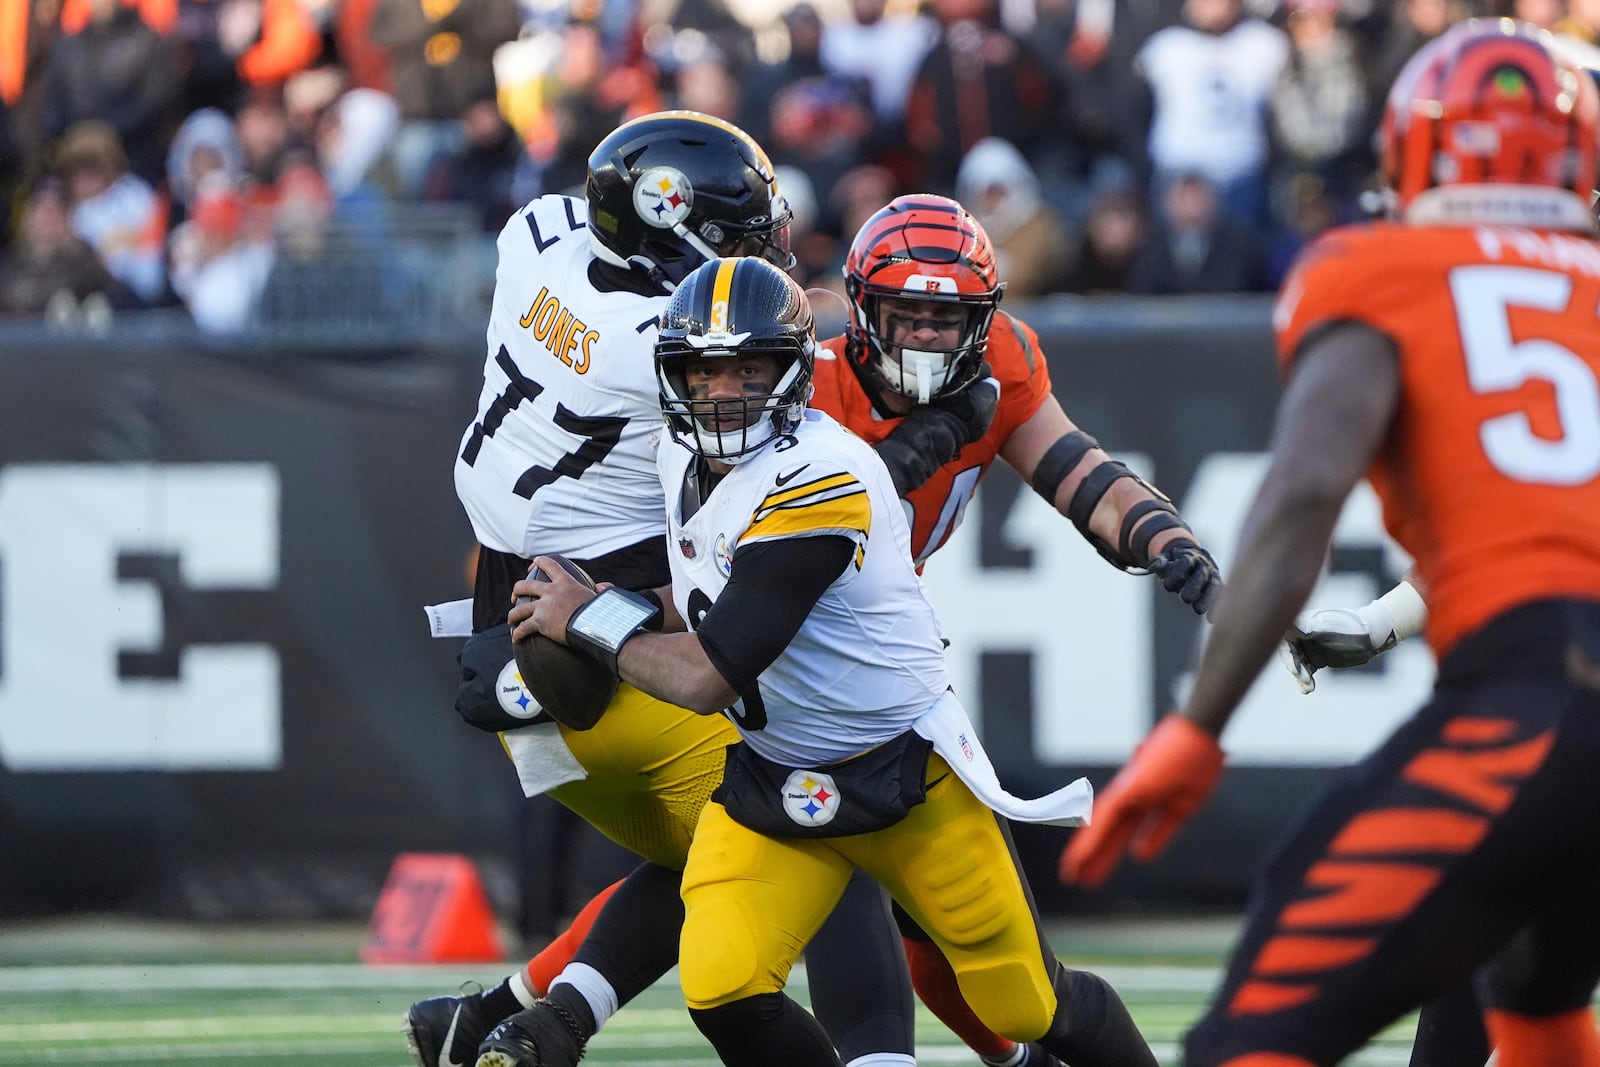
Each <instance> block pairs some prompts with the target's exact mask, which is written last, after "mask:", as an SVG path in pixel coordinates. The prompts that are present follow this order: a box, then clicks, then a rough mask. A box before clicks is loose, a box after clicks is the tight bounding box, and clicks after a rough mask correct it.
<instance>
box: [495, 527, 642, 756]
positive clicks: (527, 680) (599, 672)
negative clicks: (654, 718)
mask: <svg viewBox="0 0 1600 1067" xmlns="http://www.w3.org/2000/svg"><path fill="white" fill-rule="evenodd" d="M550 558H551V559H553V560H555V561H556V563H557V564H558V565H560V567H561V569H562V570H564V571H566V572H567V573H568V574H570V575H572V577H574V578H576V579H577V580H578V581H580V582H582V583H583V584H584V585H586V586H588V587H589V588H590V589H593V588H594V579H592V578H590V577H589V575H588V574H587V573H586V572H585V571H584V569H583V568H582V567H580V566H578V565H577V564H576V563H574V562H572V561H571V560H570V559H567V558H566V557H564V556H552V557H550ZM528 577H529V578H530V579H531V580H533V581H536V582H548V581H549V580H550V578H549V577H548V576H547V575H546V574H545V573H544V572H543V571H542V570H540V569H539V568H538V567H534V568H533V569H532V570H530V571H529V572H528ZM511 650H512V654H513V655H515V656H516V659H517V670H518V672H519V673H521V675H522V684H523V685H525V686H527V687H528V692H530V693H532V694H533V699H535V700H537V701H538V702H539V706H540V707H541V708H543V709H544V710H545V712H546V713H547V714H549V716H550V717H551V718H552V719H554V720H555V721H556V722H558V723H560V724H561V725H562V726H565V727H566V728H567V729H569V730H587V729H589V728H591V727H592V726H594V724H595V723H597V722H599V721H600V716H601V715H603V714H605V710H606V708H608V707H609V706H610V705H611V700H612V698H613V697H615V696H616V695H617V685H618V684H619V683H618V681H617V676H616V675H614V674H612V673H611V672H610V671H608V670H606V669H605V668H604V667H602V666H601V665H600V664H598V663H596V662H595V661H594V660H592V659H590V658H589V657H588V656H585V655H584V654H583V653H582V652H579V651H577V650H575V649H571V648H568V647H567V646H566V645H563V644H560V643H558V642H556V641H552V640H550V639H549V638H548V637H546V636H544V635H543V634H534V635H533V636H532V637H530V638H528V639H527V640H525V641H514V642H512V646H511Z"/></svg>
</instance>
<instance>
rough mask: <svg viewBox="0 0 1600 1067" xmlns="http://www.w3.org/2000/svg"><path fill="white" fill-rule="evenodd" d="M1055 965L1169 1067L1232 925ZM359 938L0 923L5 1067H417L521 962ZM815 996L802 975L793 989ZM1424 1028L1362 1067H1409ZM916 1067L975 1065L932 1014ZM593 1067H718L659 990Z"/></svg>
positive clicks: (1097, 947) (1403, 1028)
mask: <svg viewBox="0 0 1600 1067" xmlns="http://www.w3.org/2000/svg"><path fill="white" fill-rule="evenodd" d="M1060 929H1061V931H1062V933H1061V934H1060V935H1059V936H1057V937H1056V938H1055V940H1056V942H1057V948H1058V950H1060V951H1062V952H1063V954H1064V956H1065V957H1066V958H1069V959H1071V960H1072V961H1073V962H1074V963H1075V964H1080V965H1084V966H1088V967H1090V968H1091V969H1093V970H1096V971H1098V972H1099V973H1101V974H1102V975H1104V976H1105V977H1106V978H1107V979H1108V980H1110V981H1111V982H1112V984H1114V985H1115V986H1116V987H1117V988H1118V990H1120V991H1121V993H1122V995H1123V996H1124V998H1126V1000H1127V1001H1128V1004H1129V1006H1130V1007H1131V1008H1132V1010H1133V1013H1134V1016H1135V1018H1137V1019H1138V1021H1139V1024H1140V1026H1141V1028H1142V1029H1143V1030H1144V1032H1145V1035H1146V1036H1147V1037H1148V1038H1149V1039H1150V1041H1151V1042H1152V1044H1154V1045H1155V1047H1156V1051H1157V1054H1158V1055H1159V1056H1160V1057H1161V1059H1162V1062H1163V1064H1176V1062H1177V1052H1176V1041H1177V1038H1178V1036H1179V1034H1181V1033H1182V1031H1183V1029H1184V1027H1185V1026H1186V1025H1187V1024H1188V1023H1189V1022H1190V1021H1191V1020H1192V1019H1193V1018H1194V1017H1195V1016H1196V1015H1197V1014H1198V1012H1199V1010H1200V1008H1201V1005H1202V1004H1203V1003H1204V1001H1205V998H1206V995H1207V993H1208V992H1209V990H1210V989H1211V987H1212V985H1213V984H1214V982H1215V981H1216V978H1217V966H1218V963H1219V961H1220V958H1221V952H1222V950H1223V949H1224V948H1225V946H1226V944H1227V940H1228V937H1229V934H1230V933H1231V924H1230V923H1226V922H1211V923H1180V922H1156V921H1152V922H1148V923H1125V922H1123V923H1095V924H1077V925H1074V926H1072V927H1070V928H1068V927H1065V926H1063V927H1061V928H1060ZM361 934H362V932H361V930H360V929H359V928H358V927H354V928H353V927H334V928H301V927H283V928H276V927H270V928H256V927H251V928H240V927H233V926H229V927H210V926H179V925H163V926H159V927H155V926H151V925H149V924H130V923H126V922H122V921H118V920H104V921H95V920H85V921H80V922H77V923H72V924H58V923H52V924H35V925H11V926H0V1065H13V1064H15V1065H22V1064H28V1065H30V1067H31V1065H36V1064H76V1065H93V1067H112V1065H122V1064H173V1065H184V1067H194V1065H205V1064H217V1065H223V1064H226V1065H228V1067H251V1065H256V1067H270V1065H284V1067H287V1065H291V1064H292V1065H293V1067H408V1065H409V1063H410V1060H409V1058H408V1057H407V1055H406V1051H405V1043H404V1040H403V1039H402V1038H401V1036H400V1019H401V1016H402V1015H403V1014H404V1012H405V1009H406V1007H407V1006H408V1005H409V1004H410V1003H411V1002H412V1001H413V1000H416V999H418V998H420V997H424V996H432V995H436V994H440V993H448V992H454V991H455V989H456V987H457V986H458V985H459V983H460V982H461V981H462V980H463V979H474V980H477V981H479V982H482V983H484V984H491V983H493V982H495V981H497V980H498V979H500V978H501V977H503V976H504V975H505V974H507V973H508V972H509V971H510V969H511V965H506V964H481V965H470V966H421V967H411V966H407V967H366V966H363V965H361V964H360V963H358V962H356V959H357V949H358V948H359V945H360V939H361ZM791 989H793V990H794V991H795V992H796V993H797V995H800V996H802V997H804V993H805V974H804V971H803V969H802V970H800V971H797V973H796V975H795V978H794V981H793V982H792V983H791ZM1412 1025H1413V1024H1412V1023H1411V1022H1410V1021H1409V1020H1408V1021H1407V1022H1405V1023H1402V1024H1399V1025H1397V1026H1395V1027H1394V1028H1392V1029H1391V1030H1390V1031H1389V1032H1388V1033H1387V1034H1385V1035H1383V1037H1382V1039H1381V1040H1380V1041H1379V1042H1378V1043H1376V1044H1375V1045H1373V1046H1372V1047H1371V1048H1369V1050H1367V1051H1366V1052H1364V1053H1363V1054H1362V1055H1360V1056H1359V1057H1357V1058H1355V1059H1352V1060H1351V1061H1350V1063H1351V1064H1359V1065H1364V1067H1377V1065H1381V1064H1397V1065H1404V1064H1405V1063H1406V1058H1407V1053H1408V1049H1409V1045H1410V1034H1411V1028H1412ZM917 1038H918V1056H919V1061H920V1062H921V1063H925V1064H976V1063H977V1058H976V1057H975V1056H973V1055H972V1054H971V1053H969V1052H967V1051H966V1050H965V1049H963V1048H961V1047H960V1046H959V1045H958V1044H957V1042H956V1041H955V1040H954V1039H953V1038H952V1037H951V1036H950V1034H949V1033H948V1032H947V1031H945V1030H944V1029H943V1028H942V1027H941V1026H940V1025H939V1024H938V1023H937V1022H936V1021H934V1020H933V1019H932V1018H931V1017H929V1016H923V1017H919V1021H918V1026H917ZM584 1063H585V1065H589V1064H594V1065H596V1067H605V1065H622V1064H674V1065H695V1067H716V1060H715V1058H714V1057H713V1056H712V1055H711V1054H710V1050H709V1048H708V1046H707V1045H706V1044H705V1042H704V1041H703V1040H702V1039H701V1038H700V1036H699V1034H698V1033H697V1032H696V1031H695V1029H694V1026H693V1024H692V1023H690V1022H689V1019H688V1017H687V1015H685V1013H684V1012H683V1010H682V1007H681V1002H680V1001H679V1000H678V993H677V989H676V987H675V985H674V984H673V983H672V976H669V978H668V980H667V981H664V982H662V983H659V984H657V986H656V987H655V988H653V989H651V990H650V991H649V992H648V993H647V994H646V995H645V996H644V997H643V998H641V1000H640V1001H636V1002H635V1003H634V1004H632V1005H630V1006H629V1007H627V1008H626V1009H624V1010H623V1012H622V1013H621V1014H619V1015H618V1016H617V1017H616V1018H615V1019H613V1020H612V1021H611V1024H610V1025H609V1026H607V1027H606V1029H605V1031H604V1032H603V1033H602V1034H600V1035H599V1037H597V1038H596V1039H595V1041H594V1042H593V1043H591V1045H590V1046H589V1054H588V1056H587V1058H586V1059H585V1060H584Z"/></svg>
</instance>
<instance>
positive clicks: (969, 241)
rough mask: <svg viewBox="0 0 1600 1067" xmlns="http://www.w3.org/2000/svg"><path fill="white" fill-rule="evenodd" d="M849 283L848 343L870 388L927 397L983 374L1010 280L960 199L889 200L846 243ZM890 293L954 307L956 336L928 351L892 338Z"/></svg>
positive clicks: (934, 307)
mask: <svg viewBox="0 0 1600 1067" xmlns="http://www.w3.org/2000/svg"><path fill="white" fill-rule="evenodd" d="M844 288H845V295H846V296H848V297H849V301H850V326H849V328H848V343H847V344H846V346H845V348H846V351H847V353H848V354H849V359H850V362H851V364H852V365H853V366H854V367H855V369H856V373H857V375H858V376H859V377H860V378H861V380H862V384H863V385H865V386H866V387H867V390H868V392H869V394H875V393H878V392H881V391H884V390H887V391H888V392H892V393H899V394H900V395H902V396H907V397H910V398H911V399H913V400H915V401H917V402H918V403H921V404H925V403H927V402H928V401H929V400H931V399H933V398H934V397H936V396H942V395H949V394H951V393H956V392H959V391H960V390H962V389H964V388H966V387H967V386H968V385H970V384H972V382H973V381H974V380H976V379H977V377H978V374H979V370H980V369H981V367H982V365H983V355H984V350H985V348H987V346H988V344H989V324H990V323H991V322H992V321H993V320H994V313H995V309H996V308H997V307H999V305H1000V295H1001V293H1002V292H1003V291H1004V289H1005V284H1004V283H1003V282H1001V281H1000V268H999V266H998V264H997V263H996V260H995V253H994V245H993V244H991V243H990V242H989V235H988V234H986V233H984V232H983V227H982V226H981V225H979V224H978V220H977V219H975V218H973V217H972V215H971V214H969V213H968V212H967V209H966V208H964V207H962V206H961V205H960V204H959V203H957V202H956V201H954V200H951V199H950V198H949V197H944V196H934V195H932V194H928V193H914V194H911V195H908V196H902V197H898V198H897V199H895V200H893V201H891V202H890V203H889V206H888V207H885V208H883V209H882V210H881V211H879V212H878V213H877V214H876V215H873V216H872V217H871V218H870V219H868V220H867V221H866V222H865V223H864V224H863V225H862V227H861V229H860V231H859V232H858V233H857V234H856V237H855V241H854V242H852V244H851V245H850V254H849V255H848V256H847V257H846V259H845V264H844ZM886 300H913V301H917V302H919V303H922V304H926V305H930V306H931V307H930V311H931V312H933V313H938V312H944V313H945V314H946V315H948V313H949V312H950V311H952V310H953V311H955V312H956V313H957V314H956V318H957V319H959V324H960V328H959V332H958V335H957V340H956V342H955V343H954V344H953V345H951V346H949V347H947V348H930V349H926V350H918V349H909V348H901V347H900V346H897V345H895V344H893V343H892V342H891V339H890V334H891V329H890V326H889V323H888V320H889V318H890V315H891V313H892V312H893V311H894V309H893V307H892V306H889V305H885V303H884V302H885V301H886ZM940 305H942V307H941V306H940ZM902 318H903V316H902ZM941 318H943V316H941ZM875 398H876V397H875Z"/></svg>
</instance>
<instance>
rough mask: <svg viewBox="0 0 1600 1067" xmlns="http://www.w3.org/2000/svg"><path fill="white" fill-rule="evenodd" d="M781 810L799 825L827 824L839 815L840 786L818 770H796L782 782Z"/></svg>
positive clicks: (829, 776)
mask: <svg viewBox="0 0 1600 1067" xmlns="http://www.w3.org/2000/svg"><path fill="white" fill-rule="evenodd" d="M783 811H784V814H786V815H788V816H789V818H791V819H793V820H794V821H795V822H796V823H797V824H798V825H800V826H826V825H828V824H829V823H830V822H832V821H833V817H834V816H835V815H837V814H839V787H838V786H837V785H835V784H834V781H833V778H832V776H831V775H826V774H823V773H822V772H821V771H795V772H794V773H793V774H791V775H789V780H788V781H786V782H784V783H783Z"/></svg>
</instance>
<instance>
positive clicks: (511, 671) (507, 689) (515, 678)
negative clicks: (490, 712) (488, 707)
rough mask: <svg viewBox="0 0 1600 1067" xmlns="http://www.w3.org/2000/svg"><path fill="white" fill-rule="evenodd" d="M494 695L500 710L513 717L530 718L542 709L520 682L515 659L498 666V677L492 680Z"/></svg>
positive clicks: (520, 676) (520, 677) (520, 678)
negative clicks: (498, 702)
mask: <svg viewBox="0 0 1600 1067" xmlns="http://www.w3.org/2000/svg"><path fill="white" fill-rule="evenodd" d="M494 695H495V696H496V697H497V698H498V699H499V701H500V710H501V711H503V712H505V713H506V714H507V715H509V716H511V717H512V718H513V719H531V718H533V717H534V716H535V715H537V714H539V712H541V711H543V710H544V709H543V708H541V707H539V702H538V701H537V700H535V699H533V694H532V693H530V692H528V687H527V686H525V685H523V684H522V675H521V674H519V673H518V672H517V661H516V660H512V661H511V662H509V663H507V664H506V665H505V666H504V667H501V668H500V677H498V678H496V679H495V680H494Z"/></svg>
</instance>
